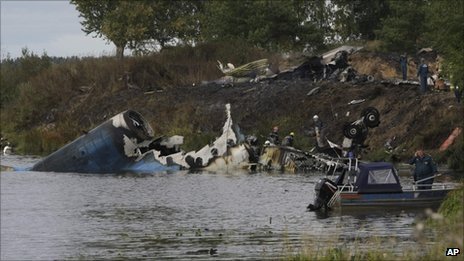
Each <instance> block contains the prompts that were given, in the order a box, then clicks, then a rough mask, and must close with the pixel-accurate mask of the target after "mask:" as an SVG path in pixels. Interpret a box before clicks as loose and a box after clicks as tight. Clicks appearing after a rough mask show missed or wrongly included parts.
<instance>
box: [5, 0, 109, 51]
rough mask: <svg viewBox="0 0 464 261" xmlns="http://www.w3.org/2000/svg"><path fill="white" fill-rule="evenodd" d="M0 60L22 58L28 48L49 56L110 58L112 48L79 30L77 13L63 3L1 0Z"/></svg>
mask: <svg viewBox="0 0 464 261" xmlns="http://www.w3.org/2000/svg"><path fill="white" fill-rule="evenodd" d="M0 9H1V12H0V18H1V19H0V20H1V21H0V22H1V23H0V25H1V26H0V27H1V28H0V30H1V31H0V32H1V38H0V47H1V58H2V59H4V58H6V57H7V55H9V56H10V57H11V58H16V57H20V56H21V49H22V48H24V47H27V48H28V49H29V50H31V51H33V52H34V53H35V54H38V55H42V54H43V53H44V52H46V53H47V55H48V56H59V57H69V56H79V57H82V56H102V55H113V54H114V53H115V49H116V48H115V47H114V45H113V43H108V42H107V41H105V40H103V39H102V38H94V37H92V36H93V35H92V34H90V35H86V33H84V32H83V31H82V26H81V24H80V21H81V20H82V19H81V18H80V17H79V12H78V11H77V10H76V8H75V6H74V5H72V4H70V3H69V1H66V0H55V1H18V0H0Z"/></svg>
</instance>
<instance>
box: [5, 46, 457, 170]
mask: <svg viewBox="0 0 464 261" xmlns="http://www.w3.org/2000/svg"><path fill="white" fill-rule="evenodd" d="M366 49H367V48H366ZM394 57H396V54H393V53H392V54H379V53H377V52H373V51H369V50H363V51H361V52H358V53H355V54H353V56H352V58H353V59H352V60H351V64H352V65H353V68H356V70H358V72H359V73H362V74H366V75H374V76H375V77H376V81H374V82H363V83H352V82H343V83H342V82H339V81H332V80H324V81H319V82H314V81H312V80H310V79H307V78H303V79H301V78H299V77H295V78H292V76H289V77H288V78H286V79H277V80H270V81H264V82H260V83H244V84H235V85H234V86H224V87H223V86H221V85H220V84H219V85H217V84H201V83H202V81H211V80H215V79H218V78H220V77H221V76H222V74H221V72H220V71H219V70H218V69H217V60H221V61H222V62H223V63H228V62H231V63H233V64H235V65H236V66H238V65H241V64H244V63H247V62H251V61H254V60H257V59H263V58H267V59H268V60H269V61H270V62H271V64H272V66H273V67H275V68H274V69H277V68H278V69H279V70H281V71H283V70H285V69H288V68H290V67H291V66H293V65H296V64H298V62H301V61H302V59H304V56H302V55H289V54H285V55H282V54H276V53H269V52H264V51H262V50H259V49H256V48H252V47H250V46H246V45H245V44H244V43H236V42H235V43H234V42H229V43H220V44H204V45H199V46H197V47H173V48H170V49H166V50H163V51H162V52H160V53H154V54H151V55H147V56H141V57H127V58H126V59H124V60H117V59H114V58H110V57H102V58H67V59H59V58H52V57H48V56H46V55H42V56H38V55H36V54H32V53H30V52H25V53H24V55H23V57H21V58H18V59H5V60H3V61H2V66H1V71H2V74H1V75H2V77H1V81H2V82H1V85H0V86H1V91H2V95H1V99H2V103H1V105H2V108H1V115H0V116H1V117H0V120H1V135H2V137H4V138H7V139H8V140H9V141H10V142H11V143H12V144H13V146H14V148H15V151H16V153H18V154H28V155H47V154H49V153H51V152H53V151H55V150H57V149H59V148H60V147H61V146H63V145H64V144H66V143H68V142H70V141H72V140H74V139H76V138H77V137H79V136H80V135H82V134H83V133H85V132H87V131H89V130H91V129H92V128H95V127H96V126H98V125H99V124H101V123H102V122H104V121H106V120H108V119H109V118H110V117H112V116H113V115H115V114H117V113H119V112H122V111H124V110H127V109H132V110H136V111H138V112H140V113H141V114H142V115H143V116H144V117H145V118H146V119H147V120H148V122H150V124H151V125H152V127H153V129H154V131H155V135H156V136H162V135H166V136H170V135H182V136H184V137H185V139H184V141H185V144H184V146H183V149H184V150H186V151H190V150H197V149H200V148H201V147H203V146H204V145H205V144H207V143H209V142H210V141H211V140H213V139H214V137H216V136H218V135H219V134H220V133H221V128H222V124H223V122H224V118H225V113H224V108H225V107H224V105H225V104H226V103H230V104H231V107H232V118H233V121H234V123H238V124H239V125H240V127H241V129H242V131H243V132H244V133H245V134H254V135H256V136H257V137H258V138H259V142H260V143H264V140H265V138H266V137H267V135H268V133H269V132H270V129H271V128H272V126H274V125H278V126H280V135H281V138H283V137H284V136H286V135H287V134H288V133H289V132H294V133H295V134H296V135H295V147H297V148H299V149H302V150H305V151H309V150H311V149H312V148H313V147H314V138H313V137H310V136H309V135H308V133H310V131H309V130H310V129H311V128H312V127H313V123H312V120H311V119H312V116H313V115H314V114H318V115H319V116H320V117H321V119H323V121H324V122H325V123H326V124H327V129H328V131H327V132H328V133H327V137H328V138H329V139H330V140H331V141H333V142H336V143H339V144H340V143H341V142H342V140H343V132H342V128H343V126H344V124H345V123H347V122H352V121H354V120H357V119H358V118H359V114H360V113H361V111H362V110H363V109H365V108H366V107H370V106H372V107H376V108H377V109H378V110H379V112H380V114H381V119H380V125H379V127H377V128H374V129H371V130H370V131H369V136H368V138H367V141H366V143H367V144H368V145H369V148H368V149H367V150H366V153H365V155H363V157H364V159H365V160H371V161H377V160H389V161H405V160H406V159H408V158H409V157H410V156H411V155H413V153H414V150H415V149H417V148H418V147H423V148H424V149H425V150H426V151H427V152H428V153H430V154H432V156H433V157H434V159H436V160H437V161H439V162H440V163H441V164H446V163H448V165H449V166H451V167H452V168H453V169H456V170H461V171H464V158H463V157H464V151H463V147H464V145H463V142H462V138H459V137H458V139H457V141H458V142H457V143H455V144H453V145H452V146H451V147H450V148H449V149H448V150H446V151H444V152H440V151H438V148H439V147H440V145H441V143H442V142H443V141H444V140H446V138H447V137H448V136H449V135H450V133H451V132H452V131H453V130H454V129H455V128H456V127H461V128H462V127H463V121H462V113H463V106H462V105H457V104H456V102H455V100H454V97H453V94H452V93H450V92H433V93H430V94H427V95H420V94H419V92H418V87H417V86H415V85H406V86H402V85H394V84H385V83H382V82H381V80H382V79H383V78H382V77H387V76H388V77H393V78H398V77H399V69H398V68H397V67H398V66H397V64H396V62H394ZM418 58H419V57H414V59H416V60H417V59H418ZM430 62H431V63H433V62H434V60H433V59H432V60H430ZM365 64H370V65H371V66H368V67H366V66H363V65H365ZM387 72H388V74H387ZM287 76H288V75H287ZM314 88H319V89H318V92H317V93H316V94H314V95H307V94H308V93H309V92H310V91H311V90H313V89H314ZM358 99H360V100H365V101H364V102H363V103H360V104H350V102H351V101H353V100H358ZM461 137H462V134H461ZM387 140H392V141H393V144H392V145H393V146H394V147H395V150H394V151H393V152H392V153H387V152H386V151H385V147H384V144H385V143H386V141H387Z"/></svg>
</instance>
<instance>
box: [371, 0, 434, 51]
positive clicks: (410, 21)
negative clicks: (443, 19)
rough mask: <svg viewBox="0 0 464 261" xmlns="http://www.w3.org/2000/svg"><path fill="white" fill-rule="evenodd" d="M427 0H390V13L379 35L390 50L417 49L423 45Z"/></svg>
mask: <svg viewBox="0 0 464 261" xmlns="http://www.w3.org/2000/svg"><path fill="white" fill-rule="evenodd" d="M427 2H428V1H427V0H410V1H397V0H389V1H388V5H389V8H390V14H389V15H388V17H385V18H383V19H382V27H381V29H380V30H378V31H377V32H376V33H377V37H378V39H380V40H382V41H383V43H384V45H385V48H386V50H388V51H399V52H403V51H411V52H412V51H416V50H417V49H418V48H419V47H421V45H422V43H423V41H424V38H423V34H424V31H425V26H426V23H427V21H426V20H425V7H426V6H427Z"/></svg>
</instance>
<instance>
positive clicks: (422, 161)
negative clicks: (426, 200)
mask: <svg viewBox="0 0 464 261" xmlns="http://www.w3.org/2000/svg"><path fill="white" fill-rule="evenodd" d="M409 164H410V165H413V164H414V165H415V168H414V173H413V177H414V181H419V180H423V179H426V178H429V179H427V180H424V181H421V182H419V183H418V184H421V185H422V186H418V189H431V188H432V184H433V178H432V177H433V176H434V175H435V174H436V173H437V165H436V164H435V162H433V159H432V157H431V156H430V155H426V154H425V152H424V150H423V149H419V150H417V151H416V153H415V154H414V157H413V158H412V159H411V160H410V161H409Z"/></svg>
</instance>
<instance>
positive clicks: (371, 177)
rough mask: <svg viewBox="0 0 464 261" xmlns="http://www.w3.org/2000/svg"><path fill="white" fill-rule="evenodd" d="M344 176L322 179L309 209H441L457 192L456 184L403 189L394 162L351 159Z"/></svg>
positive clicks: (414, 184)
mask: <svg viewBox="0 0 464 261" xmlns="http://www.w3.org/2000/svg"><path fill="white" fill-rule="evenodd" d="M347 161H348V163H347V168H345V170H344V171H342V172H341V174H340V175H337V176H336V177H335V175H333V176H332V178H330V177H325V178H322V179H320V180H319V181H318V182H317V183H316V186H315V191H316V198H315V200H314V203H313V204H309V206H308V209H309V210H319V209H321V208H324V209H326V210H328V209H331V208H336V207H341V208H342V209H344V208H350V207H361V208H364V207H400V208H404V207H407V208H410V207H422V208H427V207H437V206H439V205H440V203H441V202H442V201H443V199H444V198H445V196H446V195H447V194H448V193H449V192H450V191H452V190H454V189H455V187H456V186H455V184H453V183H435V184H419V183H420V182H423V181H425V180H427V179H431V178H434V177H436V176H431V177H429V178H426V179H422V180H418V181H416V182H415V183H413V184H412V185H411V186H404V187H403V186H402V185H401V183H400V179H399V177H398V171H397V170H396V168H395V166H394V165H393V164H392V163H390V162H359V161H358V160H356V159H354V160H352V159H347Z"/></svg>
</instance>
